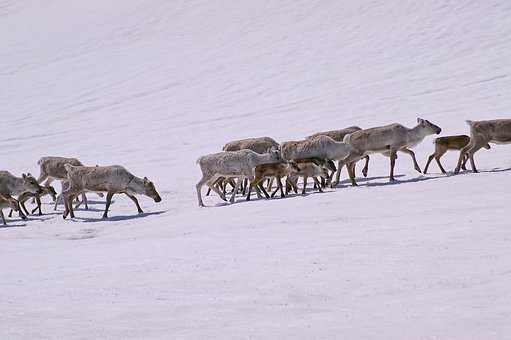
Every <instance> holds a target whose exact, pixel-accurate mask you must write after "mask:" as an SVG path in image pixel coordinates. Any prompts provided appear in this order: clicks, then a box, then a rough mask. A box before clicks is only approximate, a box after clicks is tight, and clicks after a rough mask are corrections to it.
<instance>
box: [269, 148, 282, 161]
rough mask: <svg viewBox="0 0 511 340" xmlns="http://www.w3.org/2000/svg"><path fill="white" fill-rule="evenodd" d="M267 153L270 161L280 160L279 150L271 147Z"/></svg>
mask: <svg viewBox="0 0 511 340" xmlns="http://www.w3.org/2000/svg"><path fill="white" fill-rule="evenodd" d="M269 154H270V155H271V159H272V161H275V162H278V161H281V160H282V156H281V154H280V150H279V149H276V148H274V147H272V148H271V149H270V151H269Z"/></svg>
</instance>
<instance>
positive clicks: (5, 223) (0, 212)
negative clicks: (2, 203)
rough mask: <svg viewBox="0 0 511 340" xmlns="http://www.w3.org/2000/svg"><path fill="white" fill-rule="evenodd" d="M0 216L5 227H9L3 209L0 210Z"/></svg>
mask: <svg viewBox="0 0 511 340" xmlns="http://www.w3.org/2000/svg"><path fill="white" fill-rule="evenodd" d="M11 211H12V210H11ZM0 216H1V217H2V222H3V223H4V225H7V222H6V221H5V216H4V212H3V211H2V209H0ZM9 217H11V216H9Z"/></svg>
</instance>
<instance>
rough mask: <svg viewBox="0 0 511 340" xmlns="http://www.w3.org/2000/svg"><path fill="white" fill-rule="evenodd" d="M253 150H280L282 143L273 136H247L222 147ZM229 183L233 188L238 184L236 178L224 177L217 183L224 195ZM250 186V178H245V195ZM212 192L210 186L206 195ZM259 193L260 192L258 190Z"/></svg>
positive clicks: (262, 151)
mask: <svg viewBox="0 0 511 340" xmlns="http://www.w3.org/2000/svg"><path fill="white" fill-rule="evenodd" d="M245 149H247V150H252V151H254V152H257V153H260V154H263V153H268V152H270V151H271V150H279V149H280V145H279V143H277V142H276V141H275V140H274V139H273V138H271V137H255V138H246V139H239V140H233V141H231V142H228V143H226V144H225V145H224V147H223V148H222V151H240V150H245ZM227 184H229V185H230V186H231V187H232V188H233V189H234V187H235V186H236V182H234V179H232V178H231V179H230V180H227V181H226V180H225V179H224V178H219V179H218V180H217V181H216V183H215V185H216V186H217V187H219V188H221V189H222V191H223V193H224V195H225V189H226V185H227ZM247 186H248V179H246V178H245V180H244V181H243V183H242V184H241V191H242V193H243V195H245V191H246V189H247ZM268 186H269V187H271V181H270V182H269V184H268ZM210 192H211V188H208V191H207V193H206V196H209V193H210ZM258 194H259V192H258Z"/></svg>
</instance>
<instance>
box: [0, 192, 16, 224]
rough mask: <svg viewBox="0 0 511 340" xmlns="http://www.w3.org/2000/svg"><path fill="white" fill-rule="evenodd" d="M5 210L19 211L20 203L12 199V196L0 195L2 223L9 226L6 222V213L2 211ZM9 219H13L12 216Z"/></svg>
mask: <svg viewBox="0 0 511 340" xmlns="http://www.w3.org/2000/svg"><path fill="white" fill-rule="evenodd" d="M5 208H11V211H12V210H14V211H19V210H20V206H19V204H18V201H17V200H16V199H14V198H12V197H11V196H10V195H2V194H0V216H1V217H2V222H3V223H4V225H7V222H6V221H5V216H4V212H3V211H2V209H5ZM9 217H11V215H10V214H9Z"/></svg>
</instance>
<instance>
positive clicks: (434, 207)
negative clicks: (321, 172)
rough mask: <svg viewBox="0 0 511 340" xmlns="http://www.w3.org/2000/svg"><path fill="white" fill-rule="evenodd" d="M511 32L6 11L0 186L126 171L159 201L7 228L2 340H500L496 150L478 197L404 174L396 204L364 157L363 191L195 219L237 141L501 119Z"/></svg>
mask: <svg viewBox="0 0 511 340" xmlns="http://www.w3.org/2000/svg"><path fill="white" fill-rule="evenodd" d="M510 16H511V3H510V2H508V1H503V0H501V1H491V0H489V1H469V0H466V1H424V2H416V1H386V2H384V1H379V2H378V1H369V0H356V1H355V0H350V1H348V0H345V1H319V0H308V1H290V0H279V1H277V0H273V1H192V0H190V1H178V0H176V1H163V0H161V1H160V0H153V1H150V2H149V1H141V0H140V1H136V0H130V1H123V2H120V1H99V0H89V1H81V2H80V1H63V0H55V1H50V0H48V1H44V2H42V1H34V0H32V1H30V0H25V1H9V0H0V41H1V42H2V49H1V51H0V84H2V86H1V90H0V103H1V105H2V109H1V118H2V134H1V135H0V165H1V166H0V168H1V169H2V170H4V169H5V170H9V171H11V172H13V173H17V174H20V173H21V172H26V171H30V172H32V173H33V174H35V175H36V176H37V175H38V168H37V164H36V162H37V160H38V159H39V158H40V157H41V156H46V155H62V156H74V157H78V158H80V159H81V160H82V161H83V162H84V163H87V164H103V165H107V164H122V165H125V166H126V167H127V168H128V169H130V170H131V171H133V172H134V173H135V174H137V175H140V176H148V177H149V178H150V179H152V180H153V181H154V182H155V183H156V185H157V188H158V189H159V191H160V194H161V195H162V197H163V202H162V203H160V204H155V203H154V202H152V201H151V200H149V199H147V198H141V204H142V207H143V208H144V210H145V211H146V214H144V215H143V216H137V215H136V214H135V212H136V210H135V209H134V207H133V205H132V203H131V201H129V200H126V199H125V198H124V197H120V196H119V197H116V198H115V202H114V204H113V205H112V210H111V213H110V215H111V216H112V218H111V219H110V220H108V221H103V220H101V219H100V217H101V209H103V208H104V205H103V203H102V200H101V199H99V198H97V197H94V195H91V199H92V200H95V202H93V203H94V204H93V205H92V207H93V209H92V211H88V212H87V211H77V218H76V219H75V220H73V221H69V220H68V221H63V220H62V218H61V217H60V215H59V214H55V213H53V211H51V210H50V206H49V205H48V206H45V207H44V208H45V211H46V212H48V213H49V214H47V215H45V216H43V217H41V218H39V217H32V218H31V219H30V220H29V221H27V222H23V221H20V220H18V219H16V220H12V221H11V222H10V224H11V227H9V228H0V258H2V263H3V264H2V271H1V273H2V275H1V276H2V279H1V280H0V338H6V339H7V338H8V339H18V338H19V339H22V338H23V339H26V338H33V339H41V338H65V339H70V338H78V339H80V338H133V339H137V338H162V339H163V338H194V339H196V338H235V339H237V338H259V339H267V338H275V339H286V338H288V339H296V338H304V339H310V338H329V339H338V338H369V339H381V338H388V339H390V338H392V339H430V338H431V339H437V338H438V339H447V338H449V339H483V338H484V339H505V338H509V336H510V334H511V326H510V325H511V323H510V322H509V320H510V318H511V307H509V306H510V302H511V289H510V288H509V287H510V286H511V262H510V261H509V258H510V256H511V231H510V229H509V218H508V214H506V213H507V205H508V202H509V201H510V199H511V193H510V192H509V190H508V188H509V185H510V184H511V177H510V174H511V172H509V171H508V170H509V166H510V163H509V152H510V149H509V147H506V146H495V147H493V148H492V150H490V151H481V152H480V153H478V154H477V155H476V161H477V163H478V165H479V168H480V170H482V172H481V173H480V174H470V173H467V174H462V175H459V176H447V177H446V176H442V175H440V174H438V173H436V172H438V170H437V168H436V164H432V165H431V167H432V168H431V169H432V171H433V174H431V175H427V176H421V175H420V174H418V173H416V172H414V170H413V167H412V164H411V160H410V159H409V157H408V156H407V155H404V154H403V155H400V156H399V158H398V160H397V167H396V168H397V169H396V171H397V173H398V174H399V177H398V179H399V182H398V183H396V184H392V185H389V184H388V183H387V177H386V176H387V175H388V159H385V158H383V157H381V156H375V157H373V158H372V161H371V164H370V170H369V178H368V180H363V179H361V180H360V184H361V185H360V187H358V188H351V187H348V186H344V187H340V188H338V189H335V190H328V191H327V192H325V193H324V194H313V193H311V194H310V195H307V196H306V197H290V198H288V199H283V200H273V201H260V200H255V201H252V202H249V203H245V202H242V201H240V203H238V204H235V205H232V206H224V205H223V204H221V201H220V200H219V198H218V197H214V196H211V197H208V198H206V199H205V203H206V204H207V205H208V206H209V207H208V208H204V209H199V208H198V207H197V200H196V194H195V183H196V182H197V181H198V180H199V178H200V171H199V169H198V167H197V166H196V164H195V160H196V159H197V158H198V157H199V156H200V155H202V154H206V153H210V152H216V151H218V150H220V149H221V147H222V146H223V144H224V143H225V142H227V141H229V140H232V139H238V138H245V137H251V136H263V135H268V136H272V137H274V138H275V139H277V140H278V141H284V140H291V139H299V138H302V137H303V136H305V135H308V134H311V133H314V132H316V131H321V130H326V129H334V128H341V127H345V126H350V125H359V126H361V127H371V126H377V125H382V124H387V123H392V122H400V123H402V124H404V125H407V126H413V125H414V123H415V120H416V118H417V117H418V116H420V117H422V118H426V119H429V120H431V121H432V122H434V123H435V124H438V125H439V126H441V127H442V129H443V131H442V134H445V135H448V134H458V133H468V128H467V126H466V124H465V123H464V120H465V119H490V118H506V117H510V112H511V97H510V96H509V92H510V88H511V73H510V70H511V47H510V44H509V37H510V36H511V21H510V20H509V18H510ZM431 140H432V137H429V138H427V139H426V140H425V141H424V143H422V144H421V145H419V146H418V147H417V148H416V154H417V158H418V161H419V163H420V164H421V166H423V165H424V163H425V161H426V159H427V156H428V155H429V154H430V153H431V152H432V150H433V146H432V144H431ZM456 156H457V155H456V154H455V153H451V154H447V155H446V156H445V157H444V158H443V163H444V166H445V167H446V168H449V169H452V168H453V167H454V163H455V160H456ZM345 177H346V174H345V173H343V178H345ZM59 213H60V212H59Z"/></svg>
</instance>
